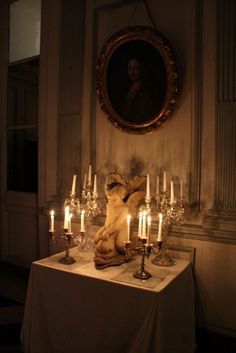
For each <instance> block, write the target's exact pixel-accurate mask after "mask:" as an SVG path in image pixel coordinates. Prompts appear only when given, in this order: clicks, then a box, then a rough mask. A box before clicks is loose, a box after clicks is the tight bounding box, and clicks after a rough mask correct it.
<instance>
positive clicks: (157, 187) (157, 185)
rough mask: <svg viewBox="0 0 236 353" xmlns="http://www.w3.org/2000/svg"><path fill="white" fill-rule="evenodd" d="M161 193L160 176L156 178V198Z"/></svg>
mask: <svg viewBox="0 0 236 353" xmlns="http://www.w3.org/2000/svg"><path fill="white" fill-rule="evenodd" d="M159 193H160V185H159V175H158V176H157V178H156V196H159Z"/></svg>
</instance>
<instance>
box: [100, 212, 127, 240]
mask: <svg viewBox="0 0 236 353" xmlns="http://www.w3.org/2000/svg"><path fill="white" fill-rule="evenodd" d="M127 214H128V210H127V208H125V209H124V210H122V211H121V212H120V214H119V216H118V217H117V218H116V220H115V221H114V222H113V223H112V224H111V225H110V226H109V227H107V228H106V229H105V230H104V232H103V233H102V234H101V237H102V239H104V240H105V239H108V238H109V235H110V234H113V233H116V232H119V231H120V230H121V229H122V228H123V226H124V224H125V222H126V217H127Z"/></svg>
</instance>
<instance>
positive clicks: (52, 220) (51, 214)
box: [49, 210, 55, 232]
mask: <svg viewBox="0 0 236 353" xmlns="http://www.w3.org/2000/svg"><path fill="white" fill-rule="evenodd" d="M54 214H55V212H54V211H53V210H51V212H50V219H51V222H50V229H49V232H54V231H55V229H54Z"/></svg>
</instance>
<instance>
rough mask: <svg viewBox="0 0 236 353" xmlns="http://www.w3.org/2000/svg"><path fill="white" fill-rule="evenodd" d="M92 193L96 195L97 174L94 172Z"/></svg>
mask: <svg viewBox="0 0 236 353" xmlns="http://www.w3.org/2000/svg"><path fill="white" fill-rule="evenodd" d="M93 194H94V195H97V175H96V174H94V181H93Z"/></svg>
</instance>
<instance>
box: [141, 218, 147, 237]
mask: <svg viewBox="0 0 236 353" xmlns="http://www.w3.org/2000/svg"><path fill="white" fill-rule="evenodd" d="M146 221H147V212H146V211H143V219H142V235H141V238H142V239H146V238H147V236H146Z"/></svg>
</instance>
